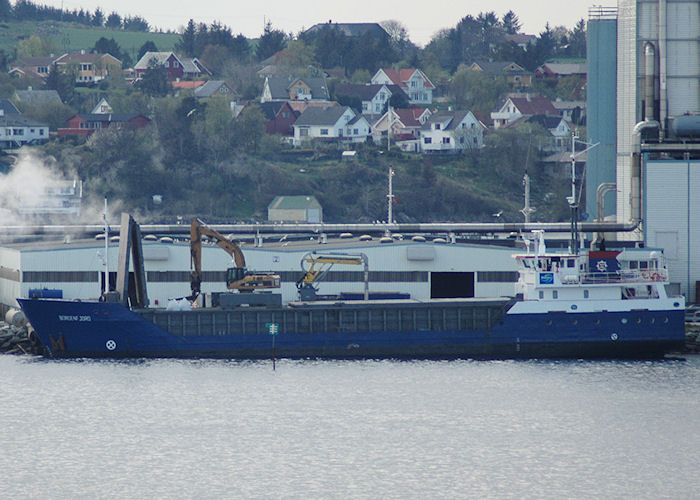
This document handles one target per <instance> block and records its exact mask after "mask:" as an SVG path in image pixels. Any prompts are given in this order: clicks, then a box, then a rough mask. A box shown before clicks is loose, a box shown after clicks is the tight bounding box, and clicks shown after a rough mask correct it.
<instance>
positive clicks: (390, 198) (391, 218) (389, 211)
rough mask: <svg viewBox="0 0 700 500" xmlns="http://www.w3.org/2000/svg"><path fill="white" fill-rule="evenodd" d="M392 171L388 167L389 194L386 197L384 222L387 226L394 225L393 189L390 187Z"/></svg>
mask: <svg viewBox="0 0 700 500" xmlns="http://www.w3.org/2000/svg"><path fill="white" fill-rule="evenodd" d="M394 174H395V172H394V169H393V168H391V167H389V194H387V195H386V198H387V218H386V222H387V224H393V223H394V213H393V209H394V188H393V185H392V180H391V179H392V177H394Z"/></svg>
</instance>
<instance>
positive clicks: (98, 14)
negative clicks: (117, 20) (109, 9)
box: [92, 7, 105, 27]
mask: <svg viewBox="0 0 700 500" xmlns="http://www.w3.org/2000/svg"><path fill="white" fill-rule="evenodd" d="M104 23H105V15H104V14H103V13H102V10H101V9H100V8H99V7H97V8H96V9H95V13H94V14H93V15H92V25H93V26H98V27H101V26H102V25H103V24H104Z"/></svg>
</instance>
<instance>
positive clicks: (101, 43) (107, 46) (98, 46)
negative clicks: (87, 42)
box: [92, 37, 122, 59]
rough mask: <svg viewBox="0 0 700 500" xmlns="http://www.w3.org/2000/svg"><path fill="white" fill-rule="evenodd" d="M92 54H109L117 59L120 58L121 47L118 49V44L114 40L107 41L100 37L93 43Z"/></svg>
mask: <svg viewBox="0 0 700 500" xmlns="http://www.w3.org/2000/svg"><path fill="white" fill-rule="evenodd" d="M92 52H93V53H95V54H110V55H112V56H114V57H116V58H117V59H121V58H122V50H121V47H119V44H118V43H117V42H116V41H115V40H114V38H110V39H107V38H105V37H101V38H100V39H99V40H97V41H96V42H95V46H94V47H93V48H92Z"/></svg>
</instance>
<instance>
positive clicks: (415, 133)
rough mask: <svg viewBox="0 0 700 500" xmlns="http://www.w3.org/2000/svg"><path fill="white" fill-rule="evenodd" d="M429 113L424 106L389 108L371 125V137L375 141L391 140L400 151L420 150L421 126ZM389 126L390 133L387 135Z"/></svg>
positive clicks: (428, 116)
mask: <svg viewBox="0 0 700 500" xmlns="http://www.w3.org/2000/svg"><path fill="white" fill-rule="evenodd" d="M430 115H431V113H430V111H429V110H428V109H425V108H419V107H411V108H404V109H395V108H391V109H389V110H387V112H386V113H384V114H383V115H382V116H381V118H379V119H378V120H377V121H376V122H375V124H374V125H373V126H372V138H373V139H374V142H375V143H382V142H387V144H390V143H391V142H393V143H394V144H395V145H396V147H398V148H399V149H401V150H402V151H407V152H414V153H417V152H419V151H420V131H421V128H422V127H423V125H424V124H425V123H426V122H427V120H428V118H430ZM390 127H391V134H390V135H389V136H388V137H387V135H388V134H389V132H388V131H389V128H390Z"/></svg>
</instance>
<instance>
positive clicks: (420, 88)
mask: <svg viewBox="0 0 700 500" xmlns="http://www.w3.org/2000/svg"><path fill="white" fill-rule="evenodd" d="M371 83H373V84H375V85H377V84H384V85H392V84H393V85H398V86H399V87H400V88H401V89H402V90H403V91H404V92H406V94H407V95H408V101H409V102H410V103H411V104H417V105H419V106H426V105H429V104H432V102H433V90H434V89H435V85H433V82H431V81H430V79H429V78H428V77H427V76H426V75H425V73H423V72H422V71H421V70H419V69H401V70H398V71H397V70H395V69H380V70H378V71H377V72H376V73H375V74H374V76H373V77H372V81H371Z"/></svg>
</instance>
